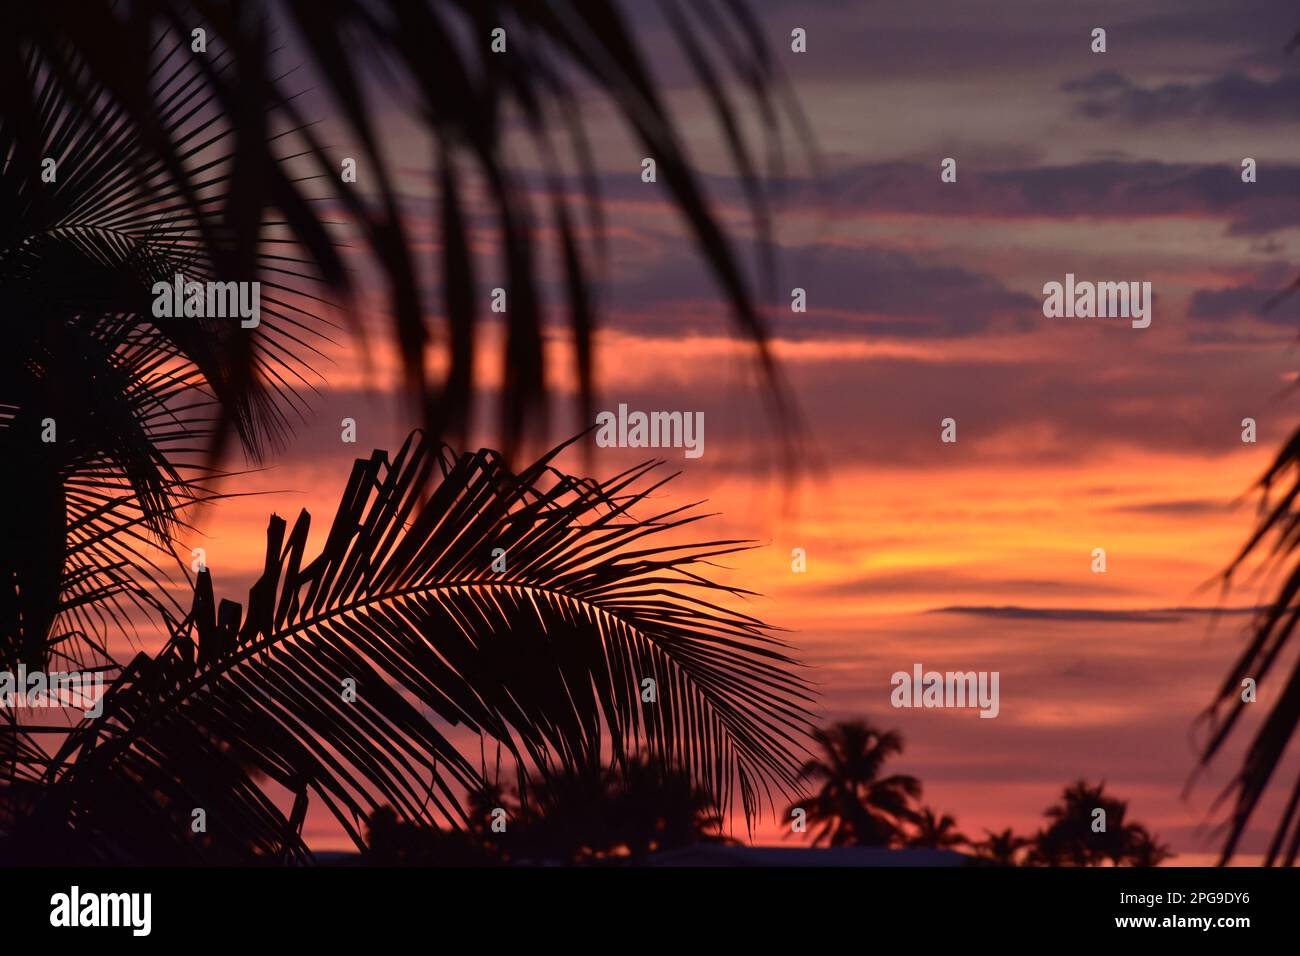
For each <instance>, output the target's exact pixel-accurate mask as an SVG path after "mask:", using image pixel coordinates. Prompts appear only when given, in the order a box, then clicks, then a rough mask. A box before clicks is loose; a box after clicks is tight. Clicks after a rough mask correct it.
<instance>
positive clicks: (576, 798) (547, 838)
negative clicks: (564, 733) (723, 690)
mask: <svg viewBox="0 0 1300 956" xmlns="http://www.w3.org/2000/svg"><path fill="white" fill-rule="evenodd" d="M513 815H514V817H515V820H513V821H512V822H511V823H510V824H509V826H510V827H511V828H512V829H511V830H510V831H508V832H509V833H510V835H509V837H508V838H507V839H505V840H504V841H502V843H501V845H502V846H503V847H504V849H505V851H506V854H507V856H508V857H509V858H510V859H512V860H516V861H531V862H563V863H584V862H591V861H601V860H604V861H610V860H626V861H628V862H631V863H638V862H642V861H644V860H645V859H646V857H648V856H649V855H650V854H651V853H655V852H659V851H663V850H671V849H677V848H680V847H686V846H696V845H699V844H702V843H726V842H730V841H729V840H728V839H727V837H726V836H725V835H724V832H723V819H722V815H721V814H720V813H719V811H718V807H717V804H716V802H715V801H714V800H713V798H712V797H711V796H710V795H709V793H708V792H707V791H705V790H704V789H702V788H701V787H699V786H698V785H697V784H696V783H695V782H694V781H693V780H692V779H691V776H690V775H689V774H687V773H684V772H682V771H681V770H673V769H670V768H667V767H664V766H663V765H662V764H661V763H659V762H658V761H656V760H653V759H651V758H648V757H646V756H644V755H637V756H633V757H631V758H629V760H628V761H627V762H626V764H625V765H623V766H610V767H605V768H591V769H589V770H583V769H581V768H579V769H576V770H575V771H573V772H569V773H565V774H561V775H552V776H550V777H545V778H541V777H538V778H534V779H532V780H530V781H528V782H527V784H526V785H525V787H524V788H523V790H522V792H521V793H520V794H519V796H518V799H517V802H516V804H515V809H514V811H513Z"/></svg>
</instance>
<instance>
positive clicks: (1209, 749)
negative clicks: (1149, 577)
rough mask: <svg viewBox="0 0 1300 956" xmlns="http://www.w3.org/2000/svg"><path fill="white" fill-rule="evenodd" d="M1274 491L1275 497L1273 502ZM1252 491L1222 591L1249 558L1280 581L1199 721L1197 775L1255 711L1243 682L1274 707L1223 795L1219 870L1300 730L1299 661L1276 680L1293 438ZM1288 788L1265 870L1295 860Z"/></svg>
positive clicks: (1299, 601)
mask: <svg viewBox="0 0 1300 956" xmlns="http://www.w3.org/2000/svg"><path fill="white" fill-rule="evenodd" d="M1279 488H1280V489H1281V490H1280V493H1277V494H1276V497H1275V496H1274V494H1275V492H1277V490H1278V489H1279ZM1258 490H1259V493H1260V500H1259V516H1258V520H1257V522H1256V526H1255V530H1254V532H1253V533H1252V535H1251V537H1250V539H1249V540H1248V541H1247V542H1246V544H1245V545H1244V546H1243V548H1242V549H1241V551H1240V553H1239V554H1238V555H1237V557H1236V558H1235V559H1234V561H1233V562H1232V564H1231V565H1230V566H1229V567H1228V568H1227V570H1226V571H1225V572H1224V575H1223V579H1224V582H1225V584H1227V583H1230V582H1231V581H1232V580H1233V578H1234V576H1235V575H1236V574H1237V573H1238V571H1239V569H1240V568H1241V567H1242V565H1243V564H1244V563H1245V562H1246V561H1247V560H1248V559H1250V558H1252V557H1260V558H1262V560H1263V562H1264V565H1265V567H1275V568H1281V569H1282V571H1283V574H1282V576H1281V581H1280V583H1279V585H1278V587H1277V590H1276V593H1275V594H1274V596H1273V599H1272V601H1271V602H1270V603H1269V604H1268V605H1267V606H1265V607H1263V608H1262V609H1261V610H1260V611H1259V612H1258V614H1257V615H1256V618H1255V620H1254V622H1253V623H1252V627H1251V635H1250V639H1249V641H1248V642H1247V644H1246V646H1245V647H1244V648H1243V649H1242V651H1241V653H1240V654H1239V655H1238V656H1237V659H1236V661H1235V662H1234V663H1233V665H1232V668H1231V670H1230V671H1229V672H1228V674H1227V675H1226V676H1225V678H1224V681H1223V683H1222V684H1221V685H1220V686H1219V690H1218V692H1217V694H1216V696H1215V699H1214V701H1213V703H1212V704H1211V706H1210V707H1209V708H1208V709H1207V710H1206V712H1205V714H1204V718H1205V720H1206V721H1207V722H1208V725H1209V728H1210V734H1209V737H1208V739H1207V741H1206V743H1205V746H1204V747H1203V748H1202V751H1201V757H1200V765H1201V766H1202V767H1204V766H1205V765H1207V764H1208V763H1209V762H1210V761H1211V760H1213V759H1214V757H1215V756H1216V755H1217V754H1218V753H1219V752H1220V751H1221V750H1222V748H1223V746H1224V745H1225V744H1226V743H1227V741H1228V740H1229V739H1230V738H1231V737H1232V736H1233V733H1234V731H1235V730H1237V728H1238V727H1239V725H1240V723H1241V719H1242V718H1243V717H1244V716H1245V715H1246V708H1247V707H1248V706H1260V704H1258V703H1256V704H1248V703H1247V702H1246V700H1245V696H1244V694H1243V692H1242V691H1243V681H1245V680H1246V679H1247V678H1250V679H1252V680H1254V681H1255V684H1256V687H1257V688H1258V689H1259V692H1260V693H1261V694H1262V693H1263V691H1264V689H1266V688H1268V689H1270V690H1269V692H1268V699H1270V700H1271V701H1272V702H1273V703H1272V704H1271V706H1270V707H1269V710H1268V713H1267V714H1266V715H1265V716H1264V718H1263V720H1262V721H1261V722H1260V724H1259V725H1258V727H1257V729H1256V730H1255V733H1254V736H1253V737H1252V738H1251V741H1250V744H1249V746H1248V748H1247V750H1246V754H1245V756H1244V758H1243V759H1242V764H1241V767H1240V769H1239V770H1238V771H1237V772H1236V774H1235V775H1234V776H1233V778H1232V780H1231V782H1230V783H1229V785H1228V786H1227V788H1225V790H1224V792H1223V795H1222V798H1223V799H1230V800H1231V801H1232V809H1231V812H1230V816H1229V819H1228V822H1227V827H1226V836H1225V839H1224V845H1223V851H1222V861H1223V862H1225V863H1226V862H1227V861H1228V860H1229V859H1231V857H1232V855H1233V854H1234V853H1235V852H1236V849H1237V846H1238V844H1239V842H1240V840H1241V837H1242V835H1243V834H1244V833H1245V831H1246V828H1247V826H1249V824H1250V821H1251V819H1252V818H1253V817H1254V815H1255V813H1256V811H1257V810H1258V808H1259V803H1260V800H1261V799H1262V798H1263V796H1264V793H1265V791H1266V789H1267V787H1268V785H1269V783H1270V782H1271V781H1272V779H1273V777H1274V775H1275V774H1276V773H1277V771H1278V769H1279V768H1280V767H1281V765H1282V763H1283V760H1284V759H1285V756H1286V754H1287V751H1288V748H1289V747H1290V746H1291V743H1292V741H1293V740H1294V738H1295V736H1296V730H1297V728H1300V658H1297V660H1296V662H1295V663H1294V664H1293V665H1292V667H1291V670H1290V673H1275V672H1276V671H1277V670H1278V669H1279V667H1280V666H1281V665H1282V664H1283V663H1284V661H1285V659H1286V658H1285V653H1286V652H1287V650H1288V648H1290V649H1292V650H1294V647H1293V644H1294V641H1293V638H1294V636H1295V632H1296V623H1297V621H1300V565H1298V564H1295V563H1294V561H1293V556H1294V555H1295V553H1296V549H1297V548H1298V547H1300V511H1297V509H1296V501H1297V498H1298V497H1300V431H1297V432H1296V433H1295V434H1293V435H1292V436H1291V438H1290V439H1289V440H1288V441H1287V442H1286V444H1285V445H1284V446H1283V447H1282V448H1281V450H1280V451H1279V452H1278V454H1277V456H1276V457H1275V458H1274V460H1273V462H1272V464H1271V465H1270V466H1269V468H1268V469H1267V471H1266V472H1265V473H1264V475H1263V476H1262V477H1261V478H1260V480H1259V483H1258ZM1257 699H1258V698H1257ZM1290 786H1291V790H1290V794H1289V796H1288V798H1287V801H1286V804H1285V805H1284V807H1283V809H1282V813H1281V816H1280V817H1279V818H1278V820H1277V822H1276V824H1275V826H1274V833H1273V838H1272V840H1271V841H1270V843H1269V846H1268V849H1267V851H1266V853H1265V863H1266V865H1270V866H1271V865H1273V864H1276V863H1281V864H1283V865H1285V866H1293V865H1294V864H1295V863H1296V860H1297V858H1298V857H1300V778H1297V779H1296V780H1295V781H1294V782H1293V783H1291V784H1290Z"/></svg>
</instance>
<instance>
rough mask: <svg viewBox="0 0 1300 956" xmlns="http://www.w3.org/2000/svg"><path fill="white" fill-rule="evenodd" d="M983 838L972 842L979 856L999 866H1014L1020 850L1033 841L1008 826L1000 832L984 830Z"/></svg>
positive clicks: (1017, 860)
mask: <svg viewBox="0 0 1300 956" xmlns="http://www.w3.org/2000/svg"><path fill="white" fill-rule="evenodd" d="M984 833H985V834H986V835H985V838H984V839H983V840H981V841H979V842H978V843H976V844H974V846H975V851H976V853H977V854H978V855H979V858H980V859H982V860H986V861H988V862H989V863H994V864H997V865H999V866H1016V865H1017V863H1018V862H1019V858H1020V856H1021V853H1022V851H1023V850H1024V849H1025V847H1027V846H1029V845H1030V844H1031V843H1032V842H1033V841H1032V840H1030V839H1029V838H1028V837H1023V836H1019V835H1017V834H1016V833H1014V832H1012V830H1011V828H1010V827H1007V828H1006V829H1005V830H1003V831H1001V832H1000V833H994V832H993V831H992V830H985V831H984Z"/></svg>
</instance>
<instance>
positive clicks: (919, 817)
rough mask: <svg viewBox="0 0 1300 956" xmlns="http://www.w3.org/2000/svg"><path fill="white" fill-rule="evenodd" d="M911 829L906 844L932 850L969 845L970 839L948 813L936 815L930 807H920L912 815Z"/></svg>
mask: <svg viewBox="0 0 1300 956" xmlns="http://www.w3.org/2000/svg"><path fill="white" fill-rule="evenodd" d="M912 826H913V828H914V829H913V831H912V833H911V834H910V835H909V836H908V838H907V845H908V846H914V847H924V848H927V849H932V850H946V849H951V848H952V847H957V846H969V845H970V840H969V839H968V838H967V837H966V836H965V835H964V834H962V833H960V832H958V830H957V821H956V820H954V819H953V818H952V817H951V816H949V815H948V814H946V813H945V814H944V815H943V816H938V815H936V814H935V812H934V810H933V809H931V808H930V807H922V808H921V809H920V810H919V811H916V812H915V813H914V815H913V817H912Z"/></svg>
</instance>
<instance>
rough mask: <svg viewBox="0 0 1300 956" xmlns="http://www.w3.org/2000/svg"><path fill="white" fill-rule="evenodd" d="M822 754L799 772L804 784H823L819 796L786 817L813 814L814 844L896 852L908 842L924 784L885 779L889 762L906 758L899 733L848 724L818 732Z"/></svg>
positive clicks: (897, 776) (815, 735)
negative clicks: (915, 804) (914, 804)
mask: <svg viewBox="0 0 1300 956" xmlns="http://www.w3.org/2000/svg"><path fill="white" fill-rule="evenodd" d="M812 738H813V740H814V741H815V742H816V744H817V745H818V747H819V748H820V754H819V755H818V756H815V757H814V758H812V759H810V760H809V761H808V762H806V763H805V764H804V765H803V767H802V768H801V769H800V772H799V778H800V781H801V782H803V783H805V784H813V785H817V784H820V787H819V788H818V789H817V791H816V792H815V793H813V794H812V795H811V796H809V797H808V798H807V799H804V800H802V801H800V802H798V803H795V804H792V805H791V806H790V808H789V809H788V810H787V811H786V815H787V817H789V815H790V813H791V812H793V811H794V810H795V809H798V808H802V809H804V810H806V811H807V813H808V822H809V823H810V824H811V825H812V826H813V843H814V844H821V843H827V844H829V845H830V846H894V845H899V844H902V843H903V842H905V841H906V838H907V837H906V829H905V826H906V824H907V823H908V822H910V821H912V820H913V819H914V811H913V807H912V805H911V802H912V801H913V800H914V799H916V798H919V797H920V795H921V784H920V782H919V781H918V780H917V779H916V778H915V777H911V776H907V775H905V774H890V775H889V776H882V772H883V770H884V766H885V763H886V762H887V761H888V760H889V758H890V757H894V756H897V755H898V754H900V753H902V752H903V739H902V737H900V736H899V735H898V733H897V732H895V731H892V730H890V731H881V730H878V729H876V728H875V727H873V726H871V725H870V724H868V723H866V722H865V721H844V722H840V723H836V724H833V725H831V726H830V727H827V728H824V729H821V730H815V731H813V734H812Z"/></svg>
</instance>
